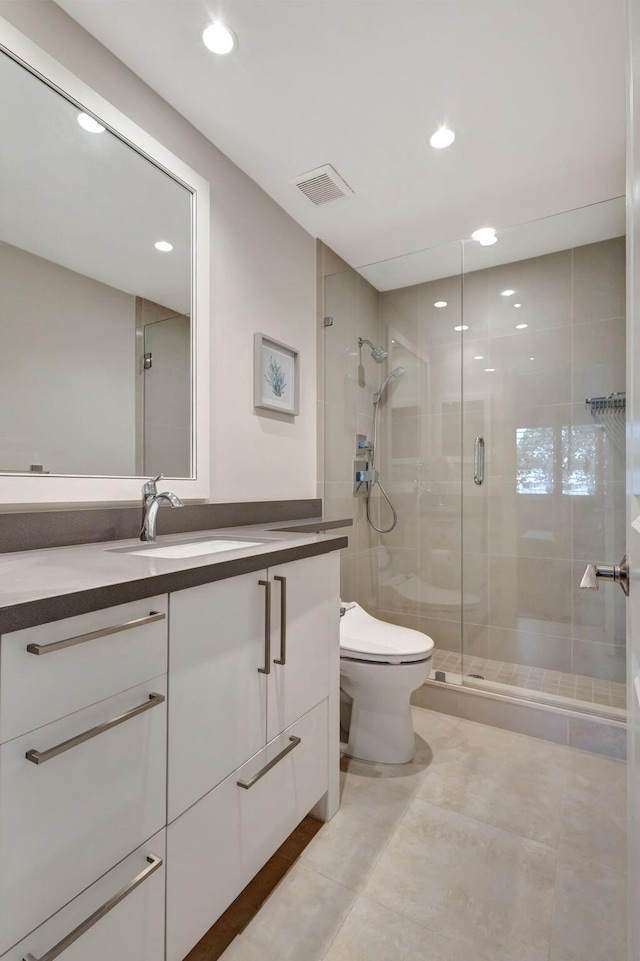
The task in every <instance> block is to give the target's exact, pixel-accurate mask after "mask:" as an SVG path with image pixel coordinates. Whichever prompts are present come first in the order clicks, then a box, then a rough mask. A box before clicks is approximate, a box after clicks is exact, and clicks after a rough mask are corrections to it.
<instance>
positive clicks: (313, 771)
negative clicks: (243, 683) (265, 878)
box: [234, 700, 329, 886]
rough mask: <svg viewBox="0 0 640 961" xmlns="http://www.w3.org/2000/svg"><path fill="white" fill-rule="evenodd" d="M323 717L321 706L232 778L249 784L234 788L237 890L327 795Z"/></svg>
mask: <svg viewBox="0 0 640 961" xmlns="http://www.w3.org/2000/svg"><path fill="white" fill-rule="evenodd" d="M327 713H328V704H327V701H326V700H324V701H321V702H320V704H317V705H316V707H314V708H313V710H311V711H309V712H308V713H307V714H304V715H303V716H302V717H301V718H299V719H298V720H297V721H296V722H295V723H294V724H292V725H291V726H290V727H288V728H287V729H286V731H283V733H282V734H280V735H279V736H278V737H276V738H274V739H273V740H272V741H270V742H269V743H268V744H267V746H266V747H265V748H263V749H262V750H261V751H260V752H259V753H258V754H256V755H255V757H252V758H251V760H249V761H247V763H246V764H243V766H242V767H241V768H240V770H239V771H237V772H236V774H235V775H234V780H235V781H236V783H238V782H240V783H241V784H244V785H249V786H247V787H244V788H242V787H240V786H238V804H239V809H240V813H239V823H240V871H241V875H242V884H243V886H244V885H246V884H248V883H249V881H250V880H251V878H252V877H254V875H255V874H256V873H257V872H258V871H259V870H260V868H261V867H262V865H263V864H265V863H266V861H267V860H268V859H269V858H270V857H271V855H272V854H273V853H274V851H276V850H277V849H278V848H279V847H280V845H281V844H282V842H283V841H284V840H285V839H286V838H287V837H288V836H289V834H290V833H291V832H292V831H293V829H294V828H295V826H296V825H297V824H299V823H300V821H301V820H302V818H303V817H305V815H307V814H308V813H309V811H310V810H311V808H312V807H313V806H314V805H315V804H316V803H317V802H318V801H319V800H320V798H321V797H322V795H323V794H324V793H325V791H326V790H327V787H328V778H329V767H328V764H329V762H328V734H327V731H328V728H327ZM263 772H264V773H263Z"/></svg>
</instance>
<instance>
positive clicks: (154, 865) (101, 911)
mask: <svg viewBox="0 0 640 961" xmlns="http://www.w3.org/2000/svg"><path fill="white" fill-rule="evenodd" d="M147 861H148V863H149V867H148V868H145V869H144V871H141V872H140V874H138V875H136V877H135V878H133V880H132V881H129V883H128V884H125V886H124V887H123V888H121V889H120V890H119V891H118V892H117V893H116V894H114V895H113V897H112V898H109V900H108V901H105V903H104V904H103V905H102V907H99V908H98V910H97V911H94V912H93V914H90V915H89V917H88V918H85V920H84V921H83V922H82V923H81V924H79V925H78V927H77V928H74V929H73V931H71V932H70V933H69V934H67V936H66V937H64V938H63V939H62V941H58V943H57V944H55V945H54V946H53V947H52V948H50V949H49V951H47V953H46V954H42V955H40V957H39V958H36V957H35V956H34V955H33V954H25V956H24V961H54V958H57V957H58V956H59V955H61V954H62V952H63V951H66V950H67V948H68V947H69V946H70V945H72V944H73V942H74V941H77V940H78V938H80V937H82V935H83V934H85V932H87V931H88V930H89V928H92V927H93V926H94V924H97V923H98V921H100V920H101V919H102V918H103V917H104V916H105V914H108V913H109V911H111V910H113V908H115V906H116V905H117V904H120V902H121V901H123V900H124V898H126V897H127V895H128V894H131V892H132V891H134V890H135V889H136V888H137V887H138V885H140V884H142V882H143V881H146V880H147V878H148V877H150V875H152V874H153V872H154V871H157V870H158V868H159V867H161V866H162V858H158V857H156V856H155V854H150V855H147Z"/></svg>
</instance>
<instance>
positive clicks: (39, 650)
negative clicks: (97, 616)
mask: <svg viewBox="0 0 640 961" xmlns="http://www.w3.org/2000/svg"><path fill="white" fill-rule="evenodd" d="M166 616H167V615H166V614H162V613H160V612H158V611H151V613H150V614H149V615H148V616H147V617H138V618H136V620H135V621H127V623H126V624H116V625H115V626H114V627H103V628H101V630H99V631H90V632H89V633H88V634H78V635H77V636H76V637H68V638H66V640H64V641H55V642H54V643H53V644H27V650H28V652H29V654H53V652H54V651H63V650H64V649H65V647H75V645H76V644H84V643H85V641H95V640H96V638H98V637H106V636H107V635H108V634H119V633H120V631H128V630H130V629H131V628H132V627H142V625H143V624H153V623H154V621H163V620H164V619H165V617H166Z"/></svg>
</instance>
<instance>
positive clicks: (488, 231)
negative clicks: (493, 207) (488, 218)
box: [471, 227, 498, 247]
mask: <svg viewBox="0 0 640 961" xmlns="http://www.w3.org/2000/svg"><path fill="white" fill-rule="evenodd" d="M471 239H472V240H477V241H478V243H479V244H480V246H481V247H490V246H491V244H495V243H497V242H498V238H497V237H496V231H495V228H494V227H478V229H477V230H474V231H473V233H472V234H471Z"/></svg>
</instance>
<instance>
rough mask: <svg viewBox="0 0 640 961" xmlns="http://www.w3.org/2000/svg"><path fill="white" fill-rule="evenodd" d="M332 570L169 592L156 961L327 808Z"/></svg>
mask: <svg viewBox="0 0 640 961" xmlns="http://www.w3.org/2000/svg"><path fill="white" fill-rule="evenodd" d="M338 564H339V558H338V555H337V553H330V554H323V555H319V556H315V557H309V558H305V559H301V560H296V561H292V562H291V563H288V564H283V565H279V566H277V567H273V568H269V569H265V570H263V571H259V572H255V573H252V574H247V575H242V576H241V577H236V578H232V579H230V580H228V581H218V582H216V583H213V584H208V585H203V586H202V587H197V588H191V589H188V590H185V591H181V592H179V593H176V594H171V595H170V638H171V639H170V658H169V665H170V667H169V689H170V710H169V778H168V780H169V825H168V828H167V865H168V867H167V961H181V959H182V958H183V957H184V956H185V955H186V954H187V952H188V951H189V950H190V949H191V948H192V947H193V945H194V944H195V943H196V942H197V941H198V940H199V939H200V937H202V935H203V934H204V933H205V932H206V931H207V930H208V928H209V927H210V926H211V925H212V924H213V923H214V921H215V920H216V919H217V917H219V915H220V914H221V913H222V912H223V911H224V910H225V908H226V907H227V906H228V905H229V904H230V903H231V901H232V900H233V899H234V898H235V897H236V896H237V895H238V894H239V892H240V891H241V890H242V888H243V887H244V886H245V885H246V884H247V883H248V882H249V881H250V880H251V878H252V877H253V876H254V875H255V874H256V872H257V871H258V870H259V869H260V868H261V867H262V865H263V864H264V863H265V862H266V861H267V860H268V858H269V857H270V856H271V855H272V854H273V853H274V851H275V850H277V848H278V847H279V845H280V844H281V843H282V842H283V841H284V840H285V838H286V837H287V835H288V834H289V833H290V832H291V831H292V830H293V828H294V827H295V826H296V824H298V823H299V821H300V820H301V819H302V818H303V817H304V816H305V815H306V814H307V813H308V812H309V811H310V810H311V808H313V807H314V805H315V804H317V803H318V802H319V801H320V799H321V798H322V797H323V796H324V795H327V794H328V793H329V792H333V795H334V797H333V798H332V802H331V803H332V804H335V803H336V802H335V795H336V794H337V777H338V729H337V720H336V718H337V698H338V669H339V643H338V616H339V611H338V608H339V581H338V577H339V567H338ZM196 677H197V678H198V680H197V684H196V689H197V692H198V693H197V696H196V697H193V690H194V682H195V679H196ZM326 810H327V816H330V815H331V814H332V813H333V810H332V809H331V807H330V806H329V807H328V808H327V809H326Z"/></svg>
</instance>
